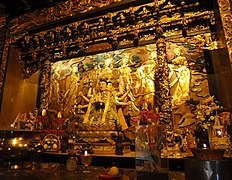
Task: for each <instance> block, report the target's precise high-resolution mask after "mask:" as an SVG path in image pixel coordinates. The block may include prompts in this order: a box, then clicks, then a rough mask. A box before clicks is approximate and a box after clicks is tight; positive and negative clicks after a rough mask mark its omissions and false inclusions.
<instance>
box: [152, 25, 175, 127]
mask: <svg viewBox="0 0 232 180" xmlns="http://www.w3.org/2000/svg"><path fill="white" fill-rule="evenodd" d="M156 32H157V41H156V47H157V58H158V63H157V64H158V67H157V69H158V70H157V72H156V74H155V79H157V80H158V85H156V92H159V93H158V94H157V95H158V96H159V101H160V103H161V104H160V114H159V116H160V123H161V124H165V125H169V126H172V103H171V96H170V87H169V78H168V76H169V71H170V69H169V67H168V63H167V61H166V43H165V37H164V36H163V31H162V27H161V26H158V27H157V28H156Z"/></svg>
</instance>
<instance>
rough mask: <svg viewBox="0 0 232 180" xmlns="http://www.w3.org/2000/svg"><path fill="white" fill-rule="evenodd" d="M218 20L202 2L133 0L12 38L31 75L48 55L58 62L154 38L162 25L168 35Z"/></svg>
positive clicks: (196, 30) (207, 27)
mask: <svg viewBox="0 0 232 180" xmlns="http://www.w3.org/2000/svg"><path fill="white" fill-rule="evenodd" d="M58 7H59V6H58ZM214 24H215V22H214V13H213V11H210V10H208V9H206V8H204V7H202V6H201V3H200V2H195V3H187V2H186V3H184V1H180V2H179V1H178V2H177V3H173V4H172V3H171V1H170V0H161V1H155V2H153V1H152V2H150V3H149V2H148V1H144V2H143V3H142V4H141V1H135V0H130V1H122V2H117V3H112V4H111V5H109V6H107V7H102V8H99V9H97V10H91V11H88V12H84V13H82V14H78V15H77V16H72V17H69V18H65V19H61V20H59V21H55V22H53V23H49V24H45V25H41V26H37V27H36V28H35V29H32V30H30V31H27V32H26V33H25V35H24V36H23V37H21V38H20V39H17V38H15V39H14V38H12V39H11V40H12V43H14V44H15V45H16V46H17V47H18V48H19V49H20V51H21V59H20V63H21V64H23V66H24V70H25V71H24V72H25V77H28V76H30V75H31V74H32V73H33V72H35V71H36V70H37V69H38V68H40V67H41V66H42V64H43V63H44V62H45V60H50V61H53V62H55V61H59V60H62V59H68V58H73V57H79V56H85V55H90V54H95V53H99V52H104V51H110V50H113V49H120V48H126V47H131V46H138V45H143V44H148V43H153V42H155V40H156V38H157V34H160V33H159V31H164V35H165V36H166V37H167V38H171V37H174V36H175V37H177V36H184V37H185V36H187V35H193V34H197V33H199V32H200V33H202V31H204V32H206V31H207V32H210V30H211V29H212V28H213V26H214Z"/></svg>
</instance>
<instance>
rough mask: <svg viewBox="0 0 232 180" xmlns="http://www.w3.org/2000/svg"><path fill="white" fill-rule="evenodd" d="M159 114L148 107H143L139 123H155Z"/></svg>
mask: <svg viewBox="0 0 232 180" xmlns="http://www.w3.org/2000/svg"><path fill="white" fill-rule="evenodd" d="M158 118H159V116H158V115H157V114H156V113H155V112H154V111H153V110H149V109H143V110H141V111H140V125H147V124H157V121H158Z"/></svg>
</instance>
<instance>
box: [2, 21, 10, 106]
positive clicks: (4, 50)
mask: <svg viewBox="0 0 232 180" xmlns="http://www.w3.org/2000/svg"><path fill="white" fill-rule="evenodd" d="M6 24H7V22H6V17H1V18H0V67H1V68H0V110H1V104H2V95H3V88H4V80H5V74H6V65H7V59H8V51H9V47H10V39H9V38H7V39H6V38H5V37H7V36H6V35H7V33H8V32H7V28H6Z"/></svg>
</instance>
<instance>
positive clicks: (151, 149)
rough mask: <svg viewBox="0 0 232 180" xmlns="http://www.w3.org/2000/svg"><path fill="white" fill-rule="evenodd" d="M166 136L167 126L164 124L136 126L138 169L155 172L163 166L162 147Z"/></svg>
mask: <svg viewBox="0 0 232 180" xmlns="http://www.w3.org/2000/svg"><path fill="white" fill-rule="evenodd" d="M165 137H166V134H165V127H164V126H162V125H140V126H137V127H136V140H135V153H136V169H137V170H138V169H139V171H150V172H153V171H155V170H159V169H160V168H161V149H162V147H163V144H164V142H165Z"/></svg>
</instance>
